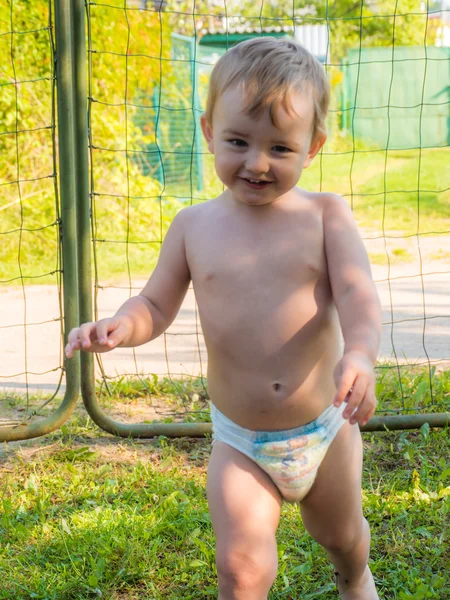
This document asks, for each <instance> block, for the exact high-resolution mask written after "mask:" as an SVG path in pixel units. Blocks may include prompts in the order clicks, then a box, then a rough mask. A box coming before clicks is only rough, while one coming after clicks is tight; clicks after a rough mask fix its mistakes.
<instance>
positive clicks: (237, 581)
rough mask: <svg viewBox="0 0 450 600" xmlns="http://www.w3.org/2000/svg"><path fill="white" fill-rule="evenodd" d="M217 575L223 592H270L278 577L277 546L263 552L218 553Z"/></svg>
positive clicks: (258, 550)
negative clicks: (260, 590)
mask: <svg viewBox="0 0 450 600" xmlns="http://www.w3.org/2000/svg"><path fill="white" fill-rule="evenodd" d="M216 565H217V573H218V576H219V586H220V589H221V590H228V591H233V592H237V591H239V592H241V593H243V592H245V591H248V592H249V594H250V593H251V592H252V591H254V590H259V589H265V590H267V591H268V590H269V588H270V587H271V585H272V583H273V582H274V580H275V578H276V576H277V569H278V556H277V551H276V545H275V547H274V548H267V549H266V550H264V551H261V547H258V546H255V550H254V551H253V552H252V551H250V552H249V551H240V550H232V549H222V550H221V551H220V550H218V551H217V552H216Z"/></svg>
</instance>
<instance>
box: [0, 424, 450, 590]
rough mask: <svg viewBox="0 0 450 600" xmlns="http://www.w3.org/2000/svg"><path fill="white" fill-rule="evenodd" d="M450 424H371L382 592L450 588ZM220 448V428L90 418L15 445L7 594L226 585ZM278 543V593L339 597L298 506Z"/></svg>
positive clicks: (368, 468) (5, 509)
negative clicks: (117, 433)
mask: <svg viewBox="0 0 450 600" xmlns="http://www.w3.org/2000/svg"><path fill="white" fill-rule="evenodd" d="M448 434H449V432H448V430H433V431H429V430H426V429H424V430H423V431H422V432H408V433H406V432H405V433H381V434H370V435H369V434H365V435H364V436H363V438H364V446H365V465H364V480H363V503H364V511H365V514H366V516H367V518H368V520H369V522H370V525H371V529H372V553H371V567H372V571H373V573H374V577H375V579H376V582H377V585H378V589H379V593H380V597H381V598H384V599H393V598H395V599H397V598H398V599H401V600H404V599H406V598H416V599H417V600H419V599H425V598H435V599H441V600H443V599H444V598H448V597H450V581H449V580H448V577H447V574H448V570H449V568H450V550H449V548H450V546H449V543H448V541H449V525H448V524H449V522H450V520H449V516H450V468H449V467H450V464H449V455H450V440H449V435H448ZM412 448H413V449H414V452H413V453H412V452H411V449H412ZM209 450H210V440H209V439H200V440H192V439H191V440H189V439H178V440H170V441H169V440H168V439H165V438H159V439H155V440H152V441H151V440H150V441H145V442H136V441H131V440H130V441H128V440H117V439H114V438H111V437H107V436H102V434H101V433H99V432H98V430H97V429H96V428H94V427H93V426H92V424H90V423H89V422H88V421H86V419H83V418H80V417H74V418H72V420H71V422H70V423H69V424H68V425H65V426H64V428H63V429H62V430H60V431H59V432H57V433H55V434H54V435H50V436H47V437H46V438H45V439H42V440H38V441H36V442H34V443H24V444H22V447H21V449H20V450H19V449H18V447H17V445H15V446H11V447H8V448H6V451H5V452H4V453H3V455H2V456H1V463H0V477H1V484H2V486H1V487H2V498H1V506H2V516H1V520H0V531H1V538H2V544H1V548H0V576H1V578H2V586H1V590H0V598H5V599H11V598H14V599H17V600H22V599H23V600H25V599H26V600H28V599H29V598H37V599H41V600H44V599H45V600H50V599H54V600H68V599H74V600H82V599H88V598H89V599H90V598H108V599H125V598H126V599H128V600H133V599H138V598H139V599H144V598H145V599H146V600H150V599H155V600H156V599H158V600H159V599H161V600H163V599H164V600H165V599H167V598H170V599H172V598H173V599H182V598H183V599H193V598H198V599H206V598H216V597H217V591H216V575H215V566H214V537H213V532H212V528H211V522H210V518H209V515H208V509H207V502H206V495H205V482H206V466H207V459H208V454H209ZM278 554H279V574H278V578H277V580H276V582H275V585H274V587H273V590H272V592H271V595H270V598H271V599H286V600H288V599H293V598H295V599H297V598H298V599H299V598H302V600H307V599H309V598H322V599H324V600H328V599H332V598H336V594H335V592H334V591H333V590H334V587H333V584H332V569H331V567H330V565H329V564H328V561H327V559H326V555H325V553H324V551H323V550H322V549H321V548H320V547H319V546H318V545H317V544H316V543H315V542H314V541H312V540H311V538H310V537H309V536H308V535H307V533H306V531H305V530H304V528H303V525H302V523H301V520H300V516H299V512H298V509H297V508H296V507H293V506H285V507H284V508H283V512H282V519H281V523H280V528H279V532H278Z"/></svg>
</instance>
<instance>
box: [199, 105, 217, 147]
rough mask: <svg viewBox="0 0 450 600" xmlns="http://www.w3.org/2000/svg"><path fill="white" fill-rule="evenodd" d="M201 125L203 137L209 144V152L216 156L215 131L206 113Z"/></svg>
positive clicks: (203, 115) (201, 119)
mask: <svg viewBox="0 0 450 600" xmlns="http://www.w3.org/2000/svg"><path fill="white" fill-rule="evenodd" d="M200 125H201V126H202V131H203V135H204V136H205V140H206V143H207V144H208V150H209V151H210V152H211V154H214V141H213V130H212V126H211V125H210V124H209V123H208V120H207V118H206V115H205V113H203V114H202V116H201V117H200Z"/></svg>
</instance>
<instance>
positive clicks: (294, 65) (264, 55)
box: [205, 36, 330, 139]
mask: <svg viewBox="0 0 450 600" xmlns="http://www.w3.org/2000/svg"><path fill="white" fill-rule="evenodd" d="M235 84H240V85H243V86H244V90H245V93H246V95H247V97H248V102H247V106H246V113H247V114H248V115H249V116H251V117H255V116H258V115H259V114H260V113H261V111H263V110H264V109H265V108H268V109H269V114H270V118H271V120H272V122H273V123H274V125H275V126H277V123H276V117H275V115H276V111H277V109H278V108H279V107H280V106H283V108H284V109H285V110H286V111H287V112H289V113H292V110H293V109H292V105H291V102H290V97H289V96H290V94H291V93H292V92H306V93H311V94H312V97H313V101H314V123H313V139H314V138H315V137H316V136H317V134H318V133H324V134H326V125H325V118H326V115H327V111H328V103H329V99H330V86H329V83H328V79H327V76H326V73H325V70H324V68H323V66H322V65H321V64H320V62H319V61H318V60H317V59H316V58H315V57H314V56H313V55H312V54H311V53H310V52H309V51H308V50H307V49H306V48H304V47H303V46H301V45H300V44H298V43H297V42H295V41H294V40H291V39H286V38H274V37H270V36H267V37H258V38H252V39H249V40H245V41H243V42H240V43H239V44H237V45H236V46H233V47H232V48H231V49H230V50H228V51H227V52H226V53H225V54H224V55H223V56H221V57H220V59H219V60H218V61H217V63H216V65H215V66H214V69H213V71H212V73H211V78H210V81H209V90H208V99H207V103H206V112H205V115H206V119H207V121H208V123H212V117H213V112H214V106H215V104H216V102H217V99H218V98H220V96H221V95H222V94H223V93H224V92H225V90H227V89H228V88H229V87H231V86H233V85H235Z"/></svg>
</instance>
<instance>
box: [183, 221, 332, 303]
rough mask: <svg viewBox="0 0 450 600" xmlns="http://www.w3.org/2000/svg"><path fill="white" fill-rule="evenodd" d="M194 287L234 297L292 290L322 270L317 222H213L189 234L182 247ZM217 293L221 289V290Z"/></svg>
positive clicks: (321, 249)
mask: <svg viewBox="0 0 450 600" xmlns="http://www.w3.org/2000/svg"><path fill="white" fill-rule="evenodd" d="M186 251H187V258H188V262H189V268H190V272H191V277H192V280H193V283H194V287H195V288H196V289H203V288H205V287H207V288H208V289H209V291H210V292H211V293H212V292H213V291H214V290H215V291H221V290H222V288H227V289H230V288H232V289H234V290H240V293H241V294H242V293H245V292H251V291H252V290H253V291H258V292H259V293H261V291H262V290H264V289H266V288H267V287H269V288H270V289H271V290H274V289H275V290H276V289H277V286H281V287H286V286H287V287H292V286H293V287H298V286H302V285H304V284H305V283H307V282H309V281H312V280H317V279H319V278H320V277H321V276H323V275H324V273H325V271H326V261H325V256H324V243H323V230H322V222H321V219H320V218H318V217H317V216H309V218H307V219H305V220H304V221H303V222H302V221H301V219H292V220H290V219H289V218H284V219H279V220H274V222H272V223H265V222H258V221H256V222H254V223H251V224H249V223H246V222H239V221H238V220H236V219H226V218H225V219H223V220H220V219H217V220H214V221H213V222H212V223H210V224H209V226H208V227H201V226H199V227H198V229H197V228H194V230H193V231H191V232H190V235H189V237H188V239H187V244H186ZM222 291H223V290H222Z"/></svg>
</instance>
